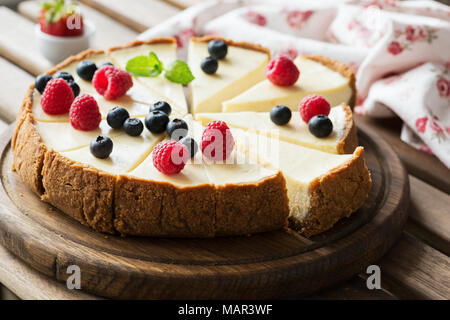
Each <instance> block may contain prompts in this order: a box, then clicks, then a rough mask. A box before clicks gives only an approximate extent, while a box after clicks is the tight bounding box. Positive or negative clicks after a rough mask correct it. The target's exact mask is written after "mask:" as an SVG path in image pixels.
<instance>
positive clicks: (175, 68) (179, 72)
mask: <svg viewBox="0 0 450 320" xmlns="http://www.w3.org/2000/svg"><path fill="white" fill-rule="evenodd" d="M164 76H165V77H166V79H167V80H169V81H172V82H175V83H180V84H182V85H187V84H188V83H189V82H191V81H192V80H194V79H195V77H194V75H193V74H192V72H191V70H190V69H189V66H188V65H187V64H186V62H184V61H181V60H178V59H177V60H175V61H174V62H172V63H171V64H169V66H168V67H167V68H166V72H165V74H164Z"/></svg>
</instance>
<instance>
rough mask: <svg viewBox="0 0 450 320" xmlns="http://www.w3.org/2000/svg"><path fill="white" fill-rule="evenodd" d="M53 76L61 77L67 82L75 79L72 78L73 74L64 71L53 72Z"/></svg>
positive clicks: (55, 77)
mask: <svg viewBox="0 0 450 320" xmlns="http://www.w3.org/2000/svg"><path fill="white" fill-rule="evenodd" d="M53 78H54V79H58V78H61V79H64V80H66V81H67V82H72V81H75V79H74V78H73V76H72V75H71V74H70V73H68V72H65V71H60V72H57V73H55V74H54V75H53Z"/></svg>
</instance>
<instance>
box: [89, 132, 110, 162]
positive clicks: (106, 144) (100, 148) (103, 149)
mask: <svg viewBox="0 0 450 320" xmlns="http://www.w3.org/2000/svg"><path fill="white" fill-rule="evenodd" d="M89 149H90V150H91V153H92V154H93V156H94V157H96V158H100V159H106V158H108V157H109V155H110V154H111V152H112V150H113V142H112V140H111V139H110V138H109V137H105V136H98V137H97V138H95V139H93V140H92V141H91V144H90V146H89Z"/></svg>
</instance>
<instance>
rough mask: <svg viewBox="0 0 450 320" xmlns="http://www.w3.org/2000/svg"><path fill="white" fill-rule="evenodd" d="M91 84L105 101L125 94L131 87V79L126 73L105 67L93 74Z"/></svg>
mask: <svg viewBox="0 0 450 320" xmlns="http://www.w3.org/2000/svg"><path fill="white" fill-rule="evenodd" d="M92 84H93V85H94V87H95V90H97V92H98V93H100V94H101V95H102V96H104V97H105V99H106V100H114V99H117V98H120V97H121V96H123V95H124V94H125V93H127V91H128V90H129V89H130V88H131V87H132V86H133V79H132V78H131V75H130V74H129V73H128V72H126V71H124V70H120V69H118V68H116V67H114V66H110V65H106V66H104V67H102V68H100V69H98V70H97V71H96V72H95V73H94V78H93V79H92Z"/></svg>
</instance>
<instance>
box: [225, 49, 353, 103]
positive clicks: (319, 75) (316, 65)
mask: <svg viewBox="0 0 450 320" xmlns="http://www.w3.org/2000/svg"><path fill="white" fill-rule="evenodd" d="M294 63H295V64H296V66H297V67H298V69H299V70H300V77H299V79H298V81H297V82H296V83H295V84H294V85H293V86H290V87H280V86H276V85H274V84H272V83H271V82H270V81H269V80H263V81H261V82H259V83H258V84H256V85H254V86H253V87H251V88H250V89H248V90H246V91H245V92H243V93H242V94H240V95H238V96H234V97H232V98H231V99H229V100H227V101H224V102H223V108H222V111H223V112H239V111H257V112H269V111H270V109H272V108H273V107H274V106H276V105H286V106H288V107H289V108H290V109H291V110H292V111H297V108H298V104H299V102H300V101H301V99H303V98H304V97H305V96H307V95H309V94H312V93H316V94H320V95H322V96H323V97H324V98H325V99H326V100H327V101H328V102H329V103H330V105H332V106H337V105H340V104H341V103H345V104H347V105H349V106H350V107H351V108H353V107H354V105H355V101H356V88H355V76H354V74H353V71H352V70H351V69H350V68H349V67H347V66H346V65H345V64H343V63H341V62H338V61H335V60H331V59H329V58H326V57H322V56H298V57H297V58H296V59H295V60H294Z"/></svg>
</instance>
